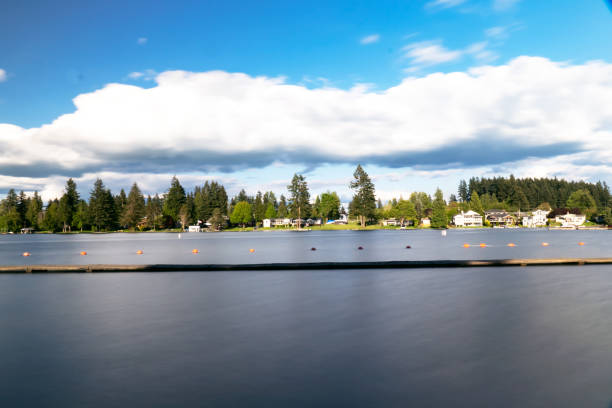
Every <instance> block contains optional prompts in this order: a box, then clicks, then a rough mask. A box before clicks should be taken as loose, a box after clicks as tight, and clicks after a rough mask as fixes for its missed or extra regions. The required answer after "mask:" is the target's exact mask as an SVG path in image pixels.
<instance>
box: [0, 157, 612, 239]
mask: <svg viewBox="0 0 612 408" xmlns="http://www.w3.org/2000/svg"><path fill="white" fill-rule="evenodd" d="M349 188H351V189H352V190H353V192H354V194H353V197H352V200H351V201H350V203H349V205H348V211H347V209H345V208H344V207H342V205H341V202H340V197H339V196H338V194H337V193H336V192H332V191H327V192H325V193H322V194H320V195H317V196H316V197H315V198H314V200H313V199H312V197H311V194H310V189H309V187H308V183H307V181H306V178H305V177H304V175H301V174H297V173H296V174H295V175H294V176H293V178H292V179H291V182H290V184H289V185H288V186H287V195H286V196H285V195H284V194H281V195H280V197H278V198H277V197H276V195H275V193H274V192H272V191H266V192H260V191H259V192H257V194H256V195H254V196H251V195H248V194H247V193H246V192H245V190H241V191H240V192H239V193H238V194H237V195H236V196H234V197H232V198H231V200H229V199H228V195H227V192H226V190H225V187H224V186H223V185H222V184H220V183H218V182H216V181H206V182H205V183H204V184H203V185H201V186H196V187H195V188H194V189H193V191H190V192H186V191H185V189H184V188H183V186H182V185H181V183H180V182H179V180H178V178H177V177H173V178H172V179H171V181H170V186H169V188H168V190H167V191H166V193H165V194H162V195H159V194H155V195H154V196H151V195H148V196H147V197H144V195H143V194H142V192H141V190H140V188H139V186H138V184H137V183H134V184H133V185H132V187H131V188H130V190H129V192H128V193H126V192H125V191H124V190H123V189H121V190H120V192H119V194H116V195H113V194H112V192H111V191H110V189H108V188H107V187H106V186H105V185H104V183H103V181H102V180H101V179H99V178H98V179H97V180H96V181H95V182H94V184H93V187H92V189H91V190H90V191H89V196H88V199H87V200H86V199H85V198H83V197H81V196H80V194H79V192H78V191H77V185H76V183H75V182H74V180H73V179H71V178H70V179H68V181H67V182H66V186H65V189H64V192H63V194H62V196H61V197H59V198H55V199H52V200H50V201H49V202H48V203H47V204H46V205H44V204H43V201H42V199H41V197H40V195H39V194H38V193H37V192H34V194H32V195H27V194H25V192H24V191H21V192H19V193H16V191H15V190H14V189H11V190H9V191H8V193H7V195H6V198H4V199H3V200H2V201H1V202H0V231H4V232H8V231H19V230H20V229H21V228H32V229H34V230H46V231H51V232H60V231H61V232H71V231H116V230H158V229H171V228H178V227H180V228H183V229H184V228H185V227H186V226H187V225H191V224H194V223H197V222H200V223H202V222H207V223H209V224H210V227H211V228H213V229H216V230H219V229H222V228H225V227H227V226H241V227H245V226H247V225H259V224H261V222H262V221H263V220H264V219H266V218H290V219H302V220H304V219H308V218H321V219H322V220H323V223H325V222H326V221H327V220H329V219H337V218H338V217H339V216H340V215H341V214H347V215H348V216H350V218H351V219H353V220H355V221H357V222H358V223H359V224H360V225H361V226H362V227H365V226H366V225H367V224H368V223H375V222H378V221H379V220H381V219H388V218H395V219H398V220H400V222H401V223H402V224H405V223H406V222H408V223H409V224H413V225H417V224H418V223H419V222H421V220H423V219H425V218H429V219H430V222H431V226H432V227H434V228H444V227H446V226H447V225H448V223H449V222H450V220H451V219H452V217H453V216H454V215H455V214H458V213H459V212H460V211H467V210H470V209H471V210H474V211H476V212H478V213H481V214H482V215H484V211H486V210H489V209H502V210H507V211H517V210H522V211H528V210H532V209H535V208H550V209H553V210H555V209H556V212H557V213H562V212H565V211H566V210H571V211H574V212H577V211H579V212H582V213H585V214H587V215H588V216H589V218H591V219H595V218H596V217H598V216H600V218H603V219H605V220H606V222H608V221H609V223H612V216H611V212H610V204H611V203H612V200H611V196H610V190H609V188H608V185H607V184H606V183H605V182H603V183H602V182H597V183H588V182H583V181H579V182H569V181H566V180H559V179H556V178H554V179H549V178H539V179H538V178H535V179H534V178H524V179H517V178H515V177H514V176H512V175H511V176H510V177H508V178H504V177H494V178H471V179H470V180H469V181H465V180H461V181H460V182H459V186H458V191H457V195H455V194H454V193H453V194H450V198H449V201H448V202H447V201H445V199H444V195H443V193H442V191H441V190H440V189H437V190H436V192H435V194H434V196H433V197H431V196H430V195H429V194H427V193H425V192H413V193H412V194H410V196H409V197H408V198H406V199H404V198H403V197H399V199H396V198H394V199H392V200H389V201H388V202H387V203H384V204H383V202H382V201H381V200H380V199H378V200H376V191H375V186H374V183H373V182H372V180H371V178H370V177H369V175H368V174H367V173H366V171H365V170H364V169H363V167H362V166H361V165H358V166H357V168H356V169H355V171H354V173H353V179H352V180H351V182H350V184H349ZM552 213H553V214H554V213H555V211H553V212H552Z"/></svg>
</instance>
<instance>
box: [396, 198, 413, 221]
mask: <svg viewBox="0 0 612 408" xmlns="http://www.w3.org/2000/svg"><path fill="white" fill-rule="evenodd" d="M394 208H396V209H397V211H396V212H395V213H394V214H393V218H399V219H400V224H401V225H404V222H405V221H412V224H413V225H416V223H417V213H416V209H415V208H414V204H412V202H411V201H410V200H404V199H401V198H400V200H399V201H398V202H397V205H396V206H395V207H394Z"/></svg>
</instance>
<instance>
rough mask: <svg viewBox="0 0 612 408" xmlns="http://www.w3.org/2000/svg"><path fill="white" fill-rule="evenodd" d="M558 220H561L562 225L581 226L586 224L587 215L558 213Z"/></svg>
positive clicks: (556, 219) (556, 218)
mask: <svg viewBox="0 0 612 408" xmlns="http://www.w3.org/2000/svg"><path fill="white" fill-rule="evenodd" d="M555 221H556V222H560V223H561V225H574V226H576V227H577V226H579V225H582V224H584V222H585V221H586V215H584V214H570V213H567V214H565V215H558V216H556V217H555Z"/></svg>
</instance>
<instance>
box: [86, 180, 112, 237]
mask: <svg viewBox="0 0 612 408" xmlns="http://www.w3.org/2000/svg"><path fill="white" fill-rule="evenodd" d="M89 219H90V222H91V225H92V227H93V228H95V230H96V231H108V230H112V229H114V228H115V227H116V225H117V213H116V209H115V200H114V198H113V196H112V194H111V192H110V190H108V189H106V188H105V187H104V183H103V182H102V180H101V179H99V178H98V179H97V180H96V181H95V183H94V188H93V190H91V192H90V195H89Z"/></svg>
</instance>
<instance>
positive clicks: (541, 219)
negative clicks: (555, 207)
mask: <svg viewBox="0 0 612 408" xmlns="http://www.w3.org/2000/svg"><path fill="white" fill-rule="evenodd" d="M549 212H550V210H548V211H547V210H535V211H533V212H532V213H531V215H527V216H524V217H523V227H528V228H535V227H543V226H545V225H546V220H547V218H546V216H547V215H548V213H549Z"/></svg>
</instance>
